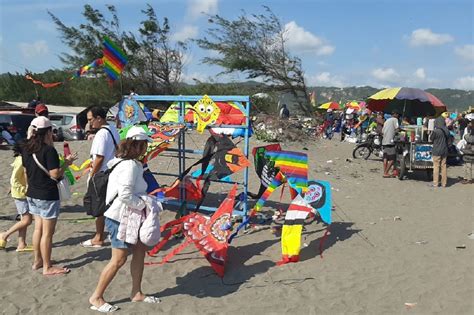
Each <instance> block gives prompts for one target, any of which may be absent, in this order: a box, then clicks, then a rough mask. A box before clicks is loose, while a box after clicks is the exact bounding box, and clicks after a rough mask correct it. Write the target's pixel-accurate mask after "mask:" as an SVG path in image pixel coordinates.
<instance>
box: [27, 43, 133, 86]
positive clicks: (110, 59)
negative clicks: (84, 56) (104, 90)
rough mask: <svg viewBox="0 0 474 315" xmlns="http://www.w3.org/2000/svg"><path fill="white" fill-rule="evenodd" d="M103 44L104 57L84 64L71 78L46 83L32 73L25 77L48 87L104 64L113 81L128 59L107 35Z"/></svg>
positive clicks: (71, 78)
mask: <svg viewBox="0 0 474 315" xmlns="http://www.w3.org/2000/svg"><path fill="white" fill-rule="evenodd" d="M102 44H103V45H104V48H103V49H102V52H103V53H104V56H103V57H102V58H98V59H96V60H94V61H93V62H91V63H90V64H88V65H85V66H82V67H81V68H80V69H79V70H77V71H76V72H75V73H74V74H73V75H72V76H71V77H70V78H68V79H66V80H65V81H63V82H54V83H44V82H42V81H39V80H35V79H34V78H33V77H31V75H26V76H25V78H26V79H27V80H30V81H32V82H33V83H34V84H38V85H41V86H42V87H44V88H46V89H48V88H54V87H57V86H60V85H63V84H66V83H67V82H69V81H71V80H74V79H76V78H80V77H81V76H83V75H84V74H86V73H87V72H88V71H89V70H91V69H95V68H98V67H99V66H103V67H104V71H105V73H106V74H107V78H108V80H109V82H110V83H113V82H114V81H115V80H117V79H118V77H119V76H120V74H121V73H122V71H123V68H124V67H125V65H126V64H127V62H128V59H127V56H126V55H125V53H124V52H123V50H122V49H120V47H118V46H117V45H116V44H115V43H114V42H112V41H111V40H110V38H108V37H107V36H105V37H104V41H103V42H102Z"/></svg>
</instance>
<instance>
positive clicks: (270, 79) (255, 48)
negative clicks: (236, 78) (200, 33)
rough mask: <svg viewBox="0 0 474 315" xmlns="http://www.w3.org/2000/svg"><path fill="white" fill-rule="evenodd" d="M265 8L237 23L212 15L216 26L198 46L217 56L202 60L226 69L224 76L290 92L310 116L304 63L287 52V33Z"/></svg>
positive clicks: (301, 108)
mask: <svg viewBox="0 0 474 315" xmlns="http://www.w3.org/2000/svg"><path fill="white" fill-rule="evenodd" d="M264 9H265V14H259V15H257V14H252V15H250V16H247V14H246V13H245V12H243V13H242V14H241V15H240V16H239V17H238V18H237V19H236V20H228V19H225V18H223V17H221V16H219V15H213V16H209V19H208V22H209V23H211V24H212V25H213V27H210V28H209V29H208V30H207V32H206V33H207V35H208V37H206V36H205V37H203V38H200V39H197V40H196V43H197V44H198V46H199V47H201V48H203V49H207V50H213V51H215V52H217V56H211V57H205V58H203V60H202V61H203V62H204V63H208V64H214V65H218V66H221V67H223V68H224V69H226V70H225V71H224V72H223V73H232V72H243V73H245V74H246V75H247V78H248V79H255V78H260V79H262V80H263V81H264V82H265V83H267V84H270V85H271V87H272V88H277V89H278V90H280V91H283V92H289V93H291V95H292V96H293V97H294V98H295V99H296V100H297V102H298V106H299V109H300V110H301V111H303V112H304V113H306V114H311V112H312V110H311V106H310V104H309V97H308V93H307V90H306V84H305V79H304V72H303V70H302V65H301V60H300V59H299V58H298V57H293V56H291V55H290V54H289V52H288V51H287V49H286V44H285V42H286V32H285V30H284V29H283V27H282V25H281V22H280V20H279V19H278V17H276V16H275V14H274V13H273V12H272V11H271V10H270V8H268V7H266V6H264Z"/></svg>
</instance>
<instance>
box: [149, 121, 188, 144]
mask: <svg viewBox="0 0 474 315" xmlns="http://www.w3.org/2000/svg"><path fill="white" fill-rule="evenodd" d="M184 127H185V126H184V124H173V125H163V124H159V123H156V122H150V123H149V124H148V132H149V134H150V137H151V138H152V139H161V140H165V141H173V140H174V139H175V138H176V137H177V136H178V135H179V134H180V132H181V131H182V130H183V129H184Z"/></svg>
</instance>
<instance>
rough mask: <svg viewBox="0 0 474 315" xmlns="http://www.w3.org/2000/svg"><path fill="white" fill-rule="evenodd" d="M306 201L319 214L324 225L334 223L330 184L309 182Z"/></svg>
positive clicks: (318, 181)
mask: <svg viewBox="0 0 474 315" xmlns="http://www.w3.org/2000/svg"><path fill="white" fill-rule="evenodd" d="M304 200H305V201H306V202H307V203H308V204H309V205H310V206H311V207H313V208H314V209H316V210H317V211H318V212H319V215H320V216H321V219H322V220H323V221H324V223H326V224H331V223H332V215H331V210H332V196H331V184H329V182H327V181H322V180H316V181H309V182H308V191H307V192H306V194H305V195H304Z"/></svg>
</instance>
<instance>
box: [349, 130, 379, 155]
mask: <svg viewBox="0 0 474 315" xmlns="http://www.w3.org/2000/svg"><path fill="white" fill-rule="evenodd" d="M372 153H374V154H375V155H376V156H378V157H382V135H380V134H378V133H377V132H375V131H371V132H370V133H369V135H368V136H367V139H366V140H365V141H364V142H362V143H359V144H358V145H356V147H355V148H354V150H353V151H352V156H353V157H354V159H364V160H367V159H368V158H369V156H370V155H371V154H372Z"/></svg>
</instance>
